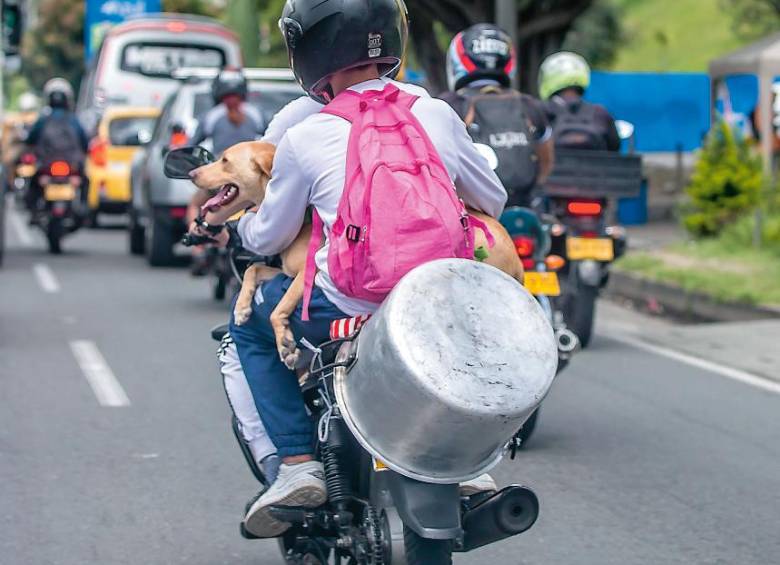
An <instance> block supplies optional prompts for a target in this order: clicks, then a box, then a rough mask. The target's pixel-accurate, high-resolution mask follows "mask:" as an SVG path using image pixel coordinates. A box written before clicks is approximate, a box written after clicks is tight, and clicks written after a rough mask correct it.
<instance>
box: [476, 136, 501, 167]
mask: <svg viewBox="0 0 780 565" xmlns="http://www.w3.org/2000/svg"><path fill="white" fill-rule="evenodd" d="M474 147H475V148H476V150H477V151H479V154H480V155H482V156H483V157H484V158H485V159H487V162H488V165H489V166H490V168H491V169H493V170H494V171H495V170H496V169H497V168H498V155H496V151H495V150H494V149H493V148H492V147H490V145H485V144H484V143H475V144H474Z"/></svg>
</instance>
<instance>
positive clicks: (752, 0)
mask: <svg viewBox="0 0 780 565" xmlns="http://www.w3.org/2000/svg"><path fill="white" fill-rule="evenodd" d="M721 5H722V6H723V7H724V8H725V9H726V10H728V11H729V12H730V13H731V15H732V17H733V18H734V31H735V32H736V34H737V35H739V36H740V37H745V38H751V39H752V38H756V37H762V36H764V35H766V34H768V33H771V32H774V31H777V29H778V26H780V0H721Z"/></svg>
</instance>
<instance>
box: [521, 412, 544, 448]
mask: <svg viewBox="0 0 780 565" xmlns="http://www.w3.org/2000/svg"><path fill="white" fill-rule="evenodd" d="M539 410H541V407H540V408H537V409H536V410H534V412H533V414H531V417H530V418H528V419H527V420H526V421H525V422H524V423H523V427H522V428H520V433H519V434H518V436H519V437H520V440H521V443H520V447H521V448H522V447H525V444H526V442H527V441H528V440H529V439H531V435H532V434H533V433H534V430H535V429H536V420H537V419H538V418H539Z"/></svg>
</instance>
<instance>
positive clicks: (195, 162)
mask: <svg viewBox="0 0 780 565" xmlns="http://www.w3.org/2000/svg"><path fill="white" fill-rule="evenodd" d="M216 160H217V159H216V157H214V155H212V153H211V151H209V150H208V149H204V148H203V147H201V146H200V145H191V146H189V147H179V148H177V149H171V150H170V151H168V153H167V154H166V155H165V163H164V165H163V169H164V171H165V176H166V177H168V178H169V179H189V178H190V172H192V171H194V170H195V169H197V168H198V167H202V166H203V165H208V164H209V163H213V162H214V161H216Z"/></svg>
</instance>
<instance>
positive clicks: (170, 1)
mask: <svg viewBox="0 0 780 565" xmlns="http://www.w3.org/2000/svg"><path fill="white" fill-rule="evenodd" d="M231 3H232V2H231ZM162 8H163V12H177V13H180V14H198V15H200V16H209V17H212V18H217V17H219V16H220V14H221V13H222V11H221V10H220V9H219V7H218V6H217V5H216V4H215V3H214V2H209V0H163V3H162Z"/></svg>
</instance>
